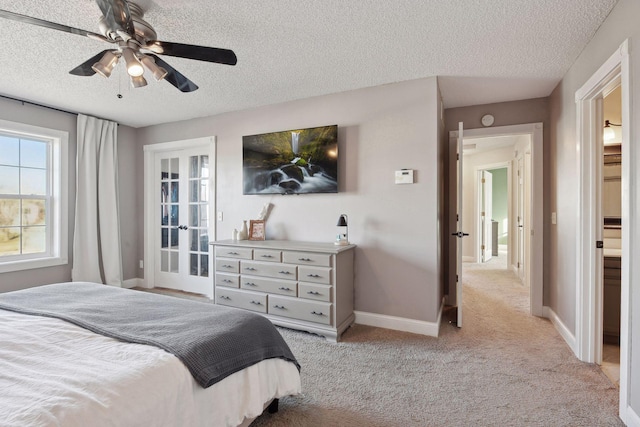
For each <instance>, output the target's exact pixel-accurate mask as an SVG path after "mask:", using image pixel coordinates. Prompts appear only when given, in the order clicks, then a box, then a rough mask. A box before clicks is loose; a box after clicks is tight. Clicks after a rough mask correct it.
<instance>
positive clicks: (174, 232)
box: [171, 228, 180, 249]
mask: <svg viewBox="0 0 640 427" xmlns="http://www.w3.org/2000/svg"><path fill="white" fill-rule="evenodd" d="M179 231H180V230H178V229H177V228H172V229H171V247H172V248H173V249H177V248H178V247H179V241H178V232H179Z"/></svg>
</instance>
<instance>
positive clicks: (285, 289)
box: [278, 287, 291, 291]
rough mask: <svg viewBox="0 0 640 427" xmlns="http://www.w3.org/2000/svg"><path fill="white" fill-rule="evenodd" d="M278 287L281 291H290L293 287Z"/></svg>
mask: <svg viewBox="0 0 640 427" xmlns="http://www.w3.org/2000/svg"><path fill="white" fill-rule="evenodd" d="M278 289H280V290H281V291H290V290H291V288H285V287H282V288H278Z"/></svg>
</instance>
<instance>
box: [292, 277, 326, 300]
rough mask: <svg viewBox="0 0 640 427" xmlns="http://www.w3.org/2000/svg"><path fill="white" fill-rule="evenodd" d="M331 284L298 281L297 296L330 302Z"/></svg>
mask: <svg viewBox="0 0 640 427" xmlns="http://www.w3.org/2000/svg"><path fill="white" fill-rule="evenodd" d="M331 288H332V287H331V286H329V285H318V284H314V283H303V282H300V283H298V291H299V292H300V293H299V294H298V297H299V298H306V299H314V300H318V301H326V302H331Z"/></svg>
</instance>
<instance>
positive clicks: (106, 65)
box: [91, 51, 118, 78]
mask: <svg viewBox="0 0 640 427" xmlns="http://www.w3.org/2000/svg"><path fill="white" fill-rule="evenodd" d="M117 63H118V56H117V55H116V54H114V53H113V52H111V51H108V52H105V54H104V55H103V56H102V58H100V61H98V62H96V63H95V64H93V65H92V66H91V69H93V71H95V72H96V73H98V74H100V75H101V76H102V77H104V78H109V76H111V72H112V71H113V68H114V67H115V66H116V64H117Z"/></svg>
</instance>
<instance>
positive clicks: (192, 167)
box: [189, 156, 198, 178]
mask: <svg viewBox="0 0 640 427" xmlns="http://www.w3.org/2000/svg"><path fill="white" fill-rule="evenodd" d="M197 177H198V156H191V157H189V178H197Z"/></svg>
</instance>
